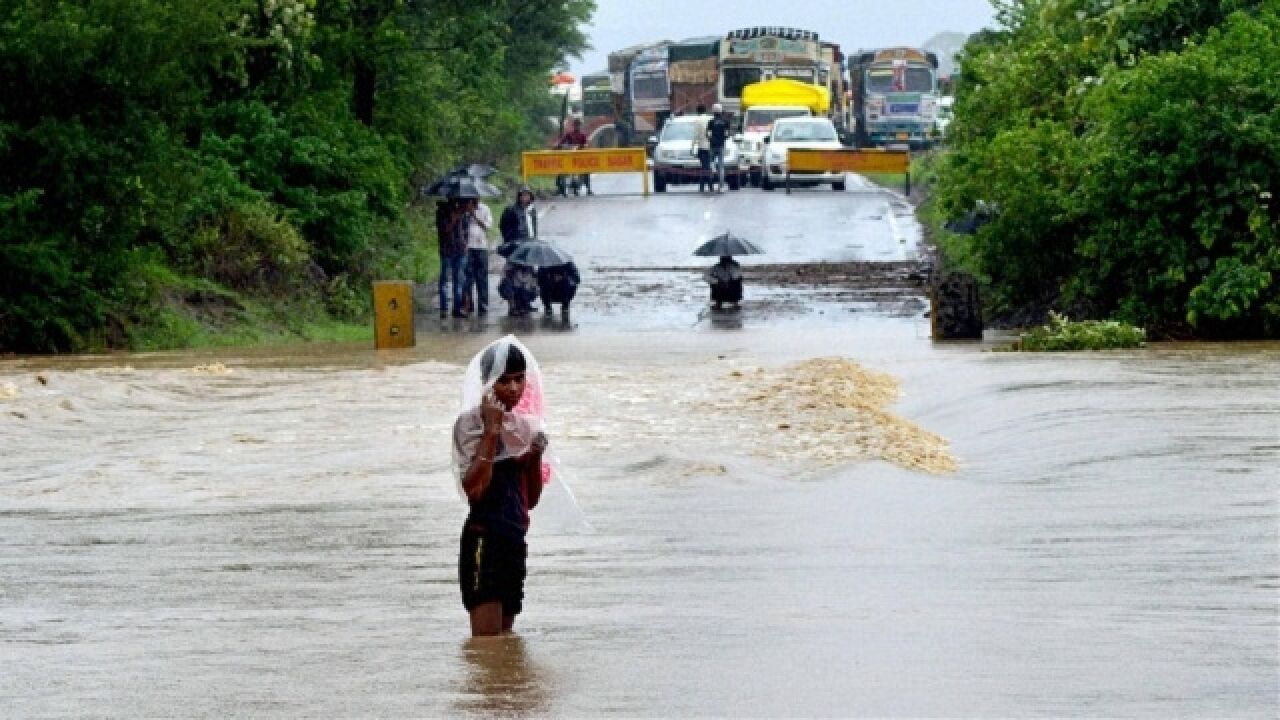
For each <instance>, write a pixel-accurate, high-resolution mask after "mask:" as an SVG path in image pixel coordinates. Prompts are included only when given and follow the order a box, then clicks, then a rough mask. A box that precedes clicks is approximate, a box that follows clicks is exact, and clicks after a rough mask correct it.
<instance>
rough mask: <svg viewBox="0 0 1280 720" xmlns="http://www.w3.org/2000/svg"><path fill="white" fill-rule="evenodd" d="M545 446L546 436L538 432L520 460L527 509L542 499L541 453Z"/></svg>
mask: <svg viewBox="0 0 1280 720" xmlns="http://www.w3.org/2000/svg"><path fill="white" fill-rule="evenodd" d="M546 447H547V436H546V434H545V433H541V432H540V433H538V434H537V435H536V436H534V438H533V444H532V445H531V446H530V447H529V452H527V453H525V454H524V456H523V458H522V460H523V462H524V465H523V467H522V468H521V471H522V473H521V474H522V475H523V478H524V496H525V499H526V500H528V502H529V509H530V510H532V509H533V508H535V507H537V506H538V501H539V500H541V499H542V453H543V451H544V450H545V449H546Z"/></svg>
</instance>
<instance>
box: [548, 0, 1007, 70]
mask: <svg viewBox="0 0 1280 720" xmlns="http://www.w3.org/2000/svg"><path fill="white" fill-rule="evenodd" d="M991 23H992V11H991V3H990V2H989V0H716V1H711V0H596V13H595V17H594V18H593V20H592V23H591V25H590V26H589V27H588V28H587V37H588V38H589V40H590V42H591V45H592V47H593V48H594V49H592V50H587V51H586V52H584V53H583V57H582V60H574V59H570V61H569V62H570V70H572V72H573V73H574V74H575V75H578V76H579V77H580V76H582V75H583V74H584V73H590V72H595V71H597V70H604V69H605V68H606V67H607V66H608V56H609V53H611V52H613V51H614V50H618V49H621V48H624V47H627V46H629V45H635V44H638V43H642V42H649V41H655V40H681V39H684V38H688V37H696V36H699V35H724V34H725V33H726V32H728V31H729V30H733V29H736V28H740V27H754V26H756V25H782V26H786V27H798V28H802V29H804V30H813V31H816V32H817V33H818V35H819V36H820V37H821V38H822V39H823V40H830V41H832V42H836V43H839V44H840V48H841V50H843V51H845V52H846V53H848V52H849V51H851V50H857V49H859V48H872V47H886V46H890V45H919V44H921V43H923V42H925V41H926V40H928V39H929V38H931V37H933V36H934V35H936V34H938V33H940V32H964V33H972V32H976V31H978V30H981V29H982V28H983V27H986V26H988V25H990V24H991Z"/></svg>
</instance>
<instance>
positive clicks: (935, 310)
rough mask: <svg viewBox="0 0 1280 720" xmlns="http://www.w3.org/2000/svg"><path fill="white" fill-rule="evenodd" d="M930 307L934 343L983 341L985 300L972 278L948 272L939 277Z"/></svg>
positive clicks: (933, 289) (934, 286)
mask: <svg viewBox="0 0 1280 720" xmlns="http://www.w3.org/2000/svg"><path fill="white" fill-rule="evenodd" d="M929 305H930V308H929V320H930V325H931V329H932V334H933V339H934V340H981V339H982V301H981V298H980V297H979V295H978V281H977V279H975V278H974V277H973V276H972V275H967V274H965V273H946V274H944V275H942V276H941V277H939V278H937V279H936V280H935V281H934V283H933V288H932V291H931V292H930V293H929Z"/></svg>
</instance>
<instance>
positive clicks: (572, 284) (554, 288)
mask: <svg viewBox="0 0 1280 720" xmlns="http://www.w3.org/2000/svg"><path fill="white" fill-rule="evenodd" d="M581 282H582V277H581V276H580V275H579V274H578V266H577V265H575V264H573V263H572V262H568V263H565V264H564V265H549V266H547V267H541V268H538V294H539V295H541V296H542V308H543V309H544V310H545V311H546V313H547V314H548V315H550V314H551V303H560V315H561V316H562V317H566V318H567V317H569V303H571V302H573V296H574V295H576V294H578V285H579V284H580V283H581Z"/></svg>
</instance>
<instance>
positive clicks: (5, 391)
mask: <svg viewBox="0 0 1280 720" xmlns="http://www.w3.org/2000/svg"><path fill="white" fill-rule="evenodd" d="M18 395H19V393H18V386H17V385H14V384H13V383H11V382H6V383H0V400H17V399H18Z"/></svg>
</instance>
